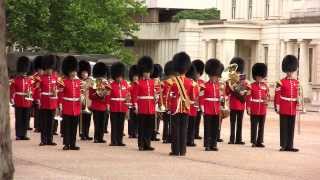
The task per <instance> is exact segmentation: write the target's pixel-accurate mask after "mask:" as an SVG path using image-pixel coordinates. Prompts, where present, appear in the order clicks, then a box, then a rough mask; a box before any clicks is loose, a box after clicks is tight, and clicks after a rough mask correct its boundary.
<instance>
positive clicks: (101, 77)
mask: <svg viewBox="0 0 320 180" xmlns="http://www.w3.org/2000/svg"><path fill="white" fill-rule="evenodd" d="M106 74H107V66H106V65H105V64H104V63H103V62H98V63H97V64H95V65H94V66H93V70H92V75H93V77H94V78H95V80H94V82H93V86H92V87H90V88H89V98H90V100H91V107H90V109H91V110H92V112H93V123H94V143H106V141H105V140H104V139H103V136H104V128H105V121H106V111H107V108H108V107H107V100H108V97H107V96H108V93H109V89H108V87H109V84H108V82H107V80H106V79H105V76H106Z"/></svg>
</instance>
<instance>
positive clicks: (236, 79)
mask: <svg viewBox="0 0 320 180" xmlns="http://www.w3.org/2000/svg"><path fill="white" fill-rule="evenodd" d="M237 69H238V65H237V64H230V65H229V66H228V67H227V68H226V69H225V70H224V71H223V73H222V80H224V81H226V82H227V83H228V85H229V87H230V89H231V90H232V91H233V92H235V93H237V94H239V95H240V96H244V95H246V94H247V92H248V89H247V88H246V87H245V86H243V85H242V83H241V80H242V79H241V77H244V76H242V75H239V74H238V73H237Z"/></svg>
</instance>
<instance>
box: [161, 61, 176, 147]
mask: <svg viewBox="0 0 320 180" xmlns="http://www.w3.org/2000/svg"><path fill="white" fill-rule="evenodd" d="M164 73H165V76H166V77H165V78H166V79H165V80H164V81H163V91H162V99H163V103H164V104H163V105H164V107H165V110H166V112H165V113H164V115H163V133H162V140H163V143H164V144H167V143H171V113H170V111H169V107H170V103H169V102H170V101H169V99H170V98H169V96H170V94H171V93H170V87H171V86H170V85H171V84H172V78H173V77H174V69H173V63H172V61H168V62H167V63H166V64H165V66H164Z"/></svg>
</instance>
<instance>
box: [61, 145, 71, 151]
mask: <svg viewBox="0 0 320 180" xmlns="http://www.w3.org/2000/svg"><path fill="white" fill-rule="evenodd" d="M62 150H64V151H66V150H70V147H69V146H67V145H65V146H63V148H62Z"/></svg>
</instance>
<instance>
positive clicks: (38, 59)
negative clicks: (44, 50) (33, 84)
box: [32, 56, 43, 71]
mask: <svg viewBox="0 0 320 180" xmlns="http://www.w3.org/2000/svg"><path fill="white" fill-rule="evenodd" d="M42 62H43V56H37V57H35V58H34V59H33V62H32V66H33V69H34V70H35V71H38V70H39V69H42Z"/></svg>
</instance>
